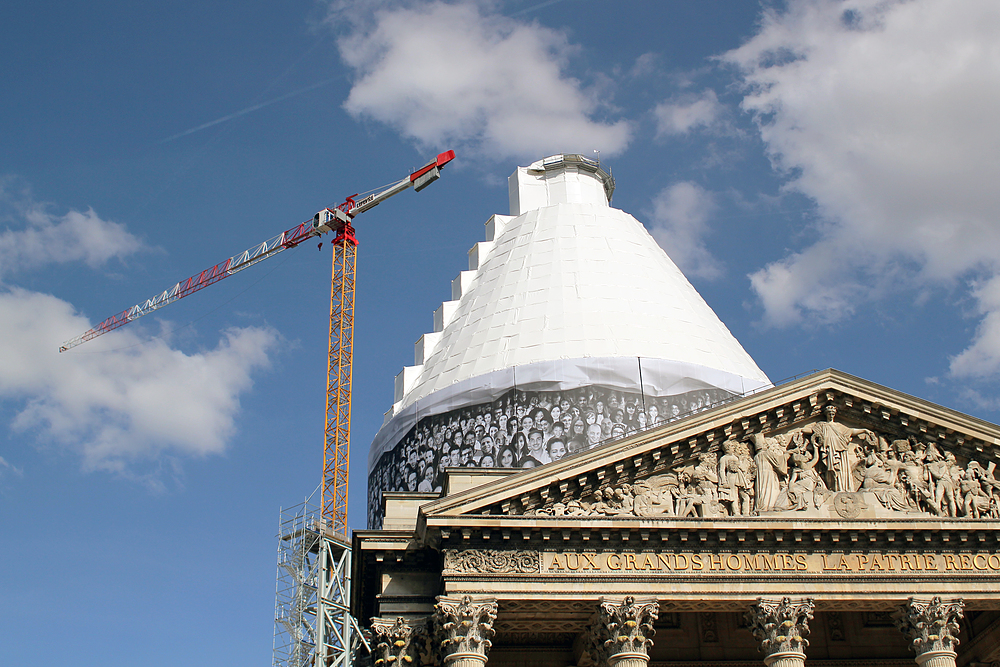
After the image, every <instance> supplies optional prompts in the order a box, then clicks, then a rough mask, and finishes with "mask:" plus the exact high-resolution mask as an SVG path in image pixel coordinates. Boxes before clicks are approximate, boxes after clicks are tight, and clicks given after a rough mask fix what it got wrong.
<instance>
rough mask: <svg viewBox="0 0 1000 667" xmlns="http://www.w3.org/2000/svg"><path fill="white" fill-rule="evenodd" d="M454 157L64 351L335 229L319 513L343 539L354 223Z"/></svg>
mask: <svg viewBox="0 0 1000 667" xmlns="http://www.w3.org/2000/svg"><path fill="white" fill-rule="evenodd" d="M454 159H455V151H445V152H444V153H440V154H439V155H438V156H437V157H436V158H435V159H433V160H431V161H430V162H428V163H427V164H426V165H424V166H423V167H421V168H420V169H417V170H416V171H414V172H413V173H411V174H410V175H409V176H407V177H406V178H403V179H402V180H400V181H398V182H396V183H394V184H392V185H390V186H389V187H387V188H385V189H384V190H382V191H380V192H376V193H373V194H370V195H368V196H367V197H364V198H362V199H355V197H357V196H358V195H351V196H350V197H348V198H347V199H346V200H345V201H344V202H343V203H342V204H339V205H338V206H335V207H333V208H325V209H323V210H322V211H320V212H318V213H317V214H316V215H314V216H313V217H312V220H307V221H305V222H302V223H300V224H298V225H296V226H295V227H292V228H291V229H287V230H285V231H283V232H281V233H280V234H278V235H277V236H274V237H271V238H270V239H268V240H266V241H264V242H263V243H260V244H258V245H255V246H253V247H251V248H248V249H247V250H244V251H243V252H242V253H239V254H237V255H233V256H232V257H230V258H229V259H227V260H226V261H224V262H220V263H219V264H216V265H215V266H212V267H210V268H207V269H205V270H204V271H202V272H201V273H199V274H196V275H194V276H191V277H190V278H188V279H186V280H182V281H180V282H178V283H177V284H175V285H174V286H173V287H171V288H169V289H167V290H164V291H163V292H161V293H160V294H157V295H156V296H154V297H152V298H150V299H147V300H146V301H144V302H142V303H139V304H136V305H134V306H132V307H131V308H128V309H126V310H123V311H122V312H120V313H117V314H115V315H112V316H111V317H109V318H107V319H106V320H104V321H103V322H101V323H100V324H98V325H97V326H95V327H94V328H93V329H89V330H88V331H86V332H84V333H83V334H81V335H79V336H77V337H76V338H73V339H72V340H69V341H66V342H65V343H63V344H62V345H61V346H60V347H59V351H60V352H65V351H67V350H70V349H72V348H74V347H76V346H77V345H81V344H82V343H85V342H87V341H89V340H93V339H94V338H97V337H98V336H102V335H104V334H106V333H108V332H110V331H114V330H115V329H117V328H119V327H122V326H125V325H126V324H128V323H129V322H133V321H135V320H137V319H139V318H140V317H142V316H143V315H148V314H149V313H151V312H153V311H154V310H159V309H160V308H163V307H164V306H167V305H169V304H171V303H173V302H174V301H177V300H178V299H183V298H184V297H186V296H190V295H191V294H194V293H195V292H197V291H199V290H202V289H204V288H206V287H208V286H209V285H214V284H215V283H217V282H219V281H220V280H222V279H223V278H228V277H229V276H231V275H233V274H234V273H238V272H240V271H242V270H243V269H248V268H250V267H251V266H253V265H254V264H257V263H258V262H261V261H263V260H265V259H267V258H268V257H273V256H274V255H277V254H278V253H280V252H282V251H284V250H288V249H289V248H294V247H296V246H298V245H299V244H300V243H302V242H303V241H307V240H309V239H311V238H314V237H317V236H322V235H323V234H327V233H330V232H332V233H333V234H334V239H333V270H332V276H331V288H330V346H329V356H328V358H327V387H326V430H325V437H324V447H323V481H322V485H321V489H322V490H321V493H320V508H321V516H322V519H323V520H324V523H325V524H326V526H327V528H328V529H329V530H332V532H333V534H334V535H338V536H340V539H341V540H345V539H346V535H347V492H348V485H347V482H348V473H349V470H350V461H349V454H350V440H351V384H352V381H353V372H352V368H353V362H354V281H355V276H356V267H357V246H358V241H357V238H356V237H355V233H354V226H353V225H352V222H353V220H354V218H355V217H356V216H358V215H359V214H361V213H364V212H365V211H369V210H371V209H373V208H374V207H376V206H378V205H379V204H381V203H382V202H384V201H385V200H386V199H388V198H389V197H392V196H394V195H397V194H399V193H400V192H403V191H404V190H408V189H410V188H413V189H414V190H415V191H416V192H420V191H421V190H423V189H424V188H426V187H427V186H428V185H430V184H431V183H433V182H434V181H436V180H437V179H438V178H440V176H441V169H442V168H443V167H444V166H445V165H446V164H448V163H449V162H451V161H452V160H454Z"/></svg>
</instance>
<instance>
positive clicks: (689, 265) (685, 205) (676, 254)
mask: <svg viewBox="0 0 1000 667" xmlns="http://www.w3.org/2000/svg"><path fill="white" fill-rule="evenodd" d="M717 209H718V206H717V204H716V203H715V200H714V198H713V196H712V194H711V193H710V192H708V191H706V190H705V189H704V188H702V187H701V186H699V185H698V184H696V183H692V182H690V181H681V182H679V183H674V184H673V185H670V186H668V187H666V188H664V189H663V190H662V191H661V192H660V193H659V194H658V195H657V196H656V198H655V199H653V211H652V218H651V222H652V227H651V229H650V233H651V234H652V235H653V238H654V239H656V242H657V243H659V244H660V247H661V248H663V249H664V250H665V251H666V252H667V254H668V255H669V256H670V259H672V260H674V263H675V264H676V265H677V266H678V268H680V269H681V270H682V271H683V272H684V273H685V274H686V275H688V276H692V277H698V278H705V279H707V280H712V279H715V278H718V277H720V276H721V275H722V269H721V266H720V265H719V262H718V260H716V258H715V257H713V256H712V254H711V253H710V252H709V251H708V249H707V248H706V247H705V242H704V236H705V234H706V233H707V232H708V224H707V223H708V219H709V216H711V215H712V214H713V213H714V212H715V211H716V210H717Z"/></svg>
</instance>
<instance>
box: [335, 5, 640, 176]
mask: <svg viewBox="0 0 1000 667" xmlns="http://www.w3.org/2000/svg"><path fill="white" fill-rule="evenodd" d="M337 8H338V9H340V10H341V11H346V10H343V9H342V8H340V7H339V6H337ZM353 10H354V11H356V10H357V8H356V7H355V8H353ZM352 25H353V27H352V29H351V30H350V32H349V34H348V35H347V36H345V37H342V38H341V39H340V41H339V47H340V54H341V57H342V58H343V60H344V62H345V63H347V65H348V66H350V67H351V68H352V69H353V70H354V71H355V73H356V79H355V81H354V83H353V86H352V87H351V91H350V94H349V95H348V98H347V101H346V102H345V104H344V108H345V109H346V110H347V111H348V112H349V113H351V114H352V115H354V116H356V117H367V118H373V119H375V120H377V121H379V122H382V123H385V124H387V125H389V126H391V127H393V128H394V129H396V130H397V131H399V132H400V133H402V134H403V135H404V136H406V137H408V138H410V139H412V140H415V141H416V142H417V143H419V144H421V145H424V146H434V147H441V148H443V147H452V146H458V147H460V148H464V149H465V150H466V151H469V152H473V153H480V154H487V155H490V156H492V157H497V158H505V157H514V158H531V159H533V158H537V157H539V156H542V155H547V154H551V153H555V152H560V151H566V152H587V153H589V152H590V151H591V150H594V149H597V150H600V151H601V152H602V153H604V154H605V155H614V154H617V153H620V152H621V151H623V150H624V149H625V147H626V146H627V144H628V141H629V136H630V126H629V124H628V123H627V122H625V121H621V120H619V121H617V122H605V121H603V120H601V119H599V118H598V116H599V112H600V111H601V109H602V108H603V107H602V100H601V96H600V95H599V94H598V93H597V91H596V90H594V89H587V88H586V87H585V86H584V85H583V84H582V83H581V82H580V81H578V80H576V79H573V78H571V77H570V76H568V75H567V74H566V67H567V65H568V62H569V59H570V57H571V56H572V55H573V53H574V51H575V50H576V48H575V47H573V46H572V45H570V44H569V43H568V42H567V40H566V37H565V35H564V34H563V33H561V32H557V31H555V30H551V29H549V28H545V27H542V26H540V25H538V24H536V23H525V22H522V21H515V20H512V19H509V18H505V17H502V16H500V15H497V14H495V13H491V12H490V11H489V10H488V9H483V8H481V7H480V6H479V5H478V4H476V3H473V2H465V3H457V4H449V3H444V2H432V3H424V4H419V3H418V4H416V5H413V6H395V7H393V8H391V9H389V8H384V7H383V8H381V9H379V10H377V11H376V12H375V14H374V19H373V21H372V22H371V23H364V24H362V23H353V24H352Z"/></svg>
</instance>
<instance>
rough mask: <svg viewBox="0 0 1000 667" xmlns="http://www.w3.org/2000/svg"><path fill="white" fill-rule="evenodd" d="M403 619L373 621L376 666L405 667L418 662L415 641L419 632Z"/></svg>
mask: <svg viewBox="0 0 1000 667" xmlns="http://www.w3.org/2000/svg"><path fill="white" fill-rule="evenodd" d="M419 629H422V626H421V627H420V628H414V627H413V626H412V625H410V623H409V622H407V621H406V620H405V619H403V618H396V619H395V620H389V619H386V618H373V619H372V633H373V634H374V635H375V665H376V667H404V666H405V665H411V664H413V663H414V662H417V664H419V661H418V660H416V658H417V656H416V646H414V639H415V637H416V634H417V631H418V630H419Z"/></svg>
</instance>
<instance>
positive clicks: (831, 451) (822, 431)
mask: <svg viewBox="0 0 1000 667" xmlns="http://www.w3.org/2000/svg"><path fill="white" fill-rule="evenodd" d="M823 415H824V416H825V418H826V419H825V421H821V422H816V423H815V424H811V425H809V426H805V427H803V428H801V429H799V432H801V433H803V434H810V435H816V436H818V438H819V443H820V446H821V447H822V449H823V450H824V453H825V454H826V468H827V485H828V486H829V487H832V488H833V490H834V491H836V492H840V491H856V490H857V489H856V488H854V487H853V485H852V483H851V482H852V480H851V473H852V471H853V469H854V466H855V465H856V464H857V461H858V458H857V454H856V452H855V445H854V443H853V439H854V438H855V437H857V436H863V437H865V438H866V439H868V440H869V441H872V442H875V441H876V440H875V434H874V433H872V432H871V431H869V430H868V429H863V428H851V427H849V426H845V425H844V424H839V423H837V422H835V421H834V418H835V417H836V416H837V407H836V406H834V405H827V406H825V407H824V408H823Z"/></svg>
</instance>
